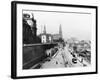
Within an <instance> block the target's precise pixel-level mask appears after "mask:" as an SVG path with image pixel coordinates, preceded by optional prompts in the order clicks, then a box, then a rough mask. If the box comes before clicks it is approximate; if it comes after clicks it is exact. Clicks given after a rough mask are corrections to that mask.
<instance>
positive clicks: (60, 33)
mask: <svg viewBox="0 0 100 80" xmlns="http://www.w3.org/2000/svg"><path fill="white" fill-rule="evenodd" d="M59 35H60V38H62V27H61V24H60V26H59Z"/></svg>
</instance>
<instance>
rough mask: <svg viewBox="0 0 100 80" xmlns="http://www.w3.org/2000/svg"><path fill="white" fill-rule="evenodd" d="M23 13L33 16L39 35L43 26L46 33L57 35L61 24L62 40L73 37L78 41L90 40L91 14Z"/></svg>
mask: <svg viewBox="0 0 100 80" xmlns="http://www.w3.org/2000/svg"><path fill="white" fill-rule="evenodd" d="M24 13H29V14H31V13H33V14H34V18H35V19H36V21H37V28H38V30H37V33H38V34H40V33H41V30H42V29H43V26H44V25H45V26H46V31H47V33H51V34H57V33H58V32H59V26H60V24H61V26H62V32H63V38H64V39H68V38H70V37H75V38H77V39H79V40H90V39H91V25H92V24H91V20H92V19H91V14H78V13H77V14H76V13H58V12H40V11H24ZM41 28H42V29H41Z"/></svg>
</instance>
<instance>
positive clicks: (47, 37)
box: [40, 25, 63, 43]
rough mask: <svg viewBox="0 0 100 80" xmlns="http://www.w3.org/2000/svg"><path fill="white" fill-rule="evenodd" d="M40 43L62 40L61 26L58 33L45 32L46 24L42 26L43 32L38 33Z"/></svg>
mask: <svg viewBox="0 0 100 80" xmlns="http://www.w3.org/2000/svg"><path fill="white" fill-rule="evenodd" d="M40 38H41V43H53V42H62V41H63V37H62V27H61V25H60V26H59V33H58V34H48V33H47V32H46V26H44V29H43V32H42V33H41V34H40Z"/></svg>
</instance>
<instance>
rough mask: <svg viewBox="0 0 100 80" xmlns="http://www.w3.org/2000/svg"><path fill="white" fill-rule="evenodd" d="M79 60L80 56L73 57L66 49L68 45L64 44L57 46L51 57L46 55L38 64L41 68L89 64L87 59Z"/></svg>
mask: <svg viewBox="0 0 100 80" xmlns="http://www.w3.org/2000/svg"><path fill="white" fill-rule="evenodd" d="M74 59H76V61H74ZM72 60H73V61H72ZM81 60H82V58H81V57H78V56H77V55H76V57H73V55H72V54H71V53H70V52H69V50H68V45H66V46H65V47H64V48H61V47H60V48H58V51H57V52H56V53H55V54H54V55H53V56H52V57H48V58H47V59H46V60H44V61H42V62H40V63H39V65H40V68H41V69H44V68H64V67H83V66H90V64H89V63H88V62H87V61H85V60H83V61H81Z"/></svg>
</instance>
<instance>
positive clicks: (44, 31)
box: [43, 25, 46, 34]
mask: <svg viewBox="0 0 100 80" xmlns="http://www.w3.org/2000/svg"><path fill="white" fill-rule="evenodd" d="M43 33H45V34H46V27H45V25H44V30H43Z"/></svg>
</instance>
